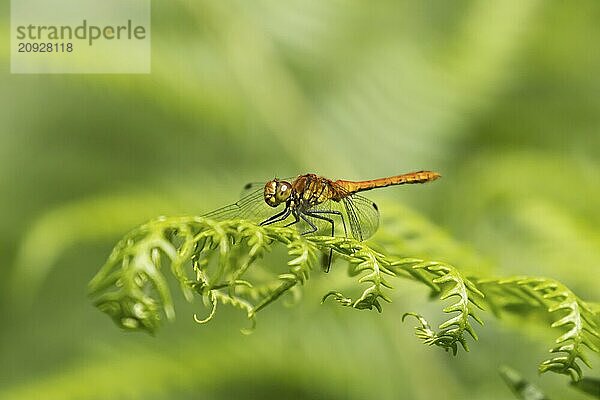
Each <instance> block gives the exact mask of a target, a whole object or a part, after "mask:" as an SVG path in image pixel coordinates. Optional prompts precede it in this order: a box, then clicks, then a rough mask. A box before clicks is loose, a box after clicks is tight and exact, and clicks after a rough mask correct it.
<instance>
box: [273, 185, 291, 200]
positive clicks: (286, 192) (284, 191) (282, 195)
mask: <svg viewBox="0 0 600 400" xmlns="http://www.w3.org/2000/svg"><path fill="white" fill-rule="evenodd" d="M275 197H277V200H279V201H285V200H287V198H288V197H290V184H289V183H287V182H281V183H280V184H279V185H278V187H277V193H276V194H275Z"/></svg>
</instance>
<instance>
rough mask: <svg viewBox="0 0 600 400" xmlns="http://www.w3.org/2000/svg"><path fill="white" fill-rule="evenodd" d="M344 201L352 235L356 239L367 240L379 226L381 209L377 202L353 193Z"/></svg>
mask: <svg viewBox="0 0 600 400" xmlns="http://www.w3.org/2000/svg"><path fill="white" fill-rule="evenodd" d="M342 202H343V203H344V206H345V207H346V211H347V213H348V220H349V221H350V229H351V231H352V236H353V237H354V238H355V239H356V240H360V241H363V240H367V239H368V238H370V237H371V236H373V235H374V234H375V232H376V231H377V229H378V228H379V209H378V208H377V204H375V203H374V202H373V201H372V200H369V199H368V198H366V197H363V196H360V195H357V194H353V195H351V196H348V197H345V198H344V199H343V200H342Z"/></svg>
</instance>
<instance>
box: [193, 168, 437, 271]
mask: <svg viewBox="0 0 600 400" xmlns="http://www.w3.org/2000/svg"><path fill="white" fill-rule="evenodd" d="M439 177H440V174H438V173H437V172H433V171H417V172H410V173H407V174H402V175H395V176H390V177H387V178H379V179H371V180H366V181H348V180H335V181H334V180H332V179H328V178H325V177H322V176H319V175H316V174H304V175H299V176H297V177H295V178H291V179H278V178H274V179H272V180H270V181H268V182H261V183H250V184H247V185H246V186H245V188H244V189H245V191H246V193H247V194H246V195H244V196H242V197H241V198H240V200H238V201H237V202H236V203H233V204H230V205H228V206H225V207H222V208H219V209H217V210H214V211H212V212H209V213H207V214H204V215H203V217H206V218H211V219H215V220H225V219H235V218H239V219H245V220H250V221H254V222H256V223H258V224H259V225H262V226H265V225H274V224H278V225H283V226H285V227H289V226H292V225H296V226H298V229H299V230H300V231H301V234H302V235H310V234H315V233H317V232H320V231H326V232H327V235H331V236H335V235H336V226H338V227H339V224H340V223H341V230H343V234H344V236H345V237H350V236H349V234H350V235H351V236H352V237H353V238H354V239H356V240H358V241H364V240H367V239H368V238H370V237H371V236H372V235H373V234H374V233H375V232H376V231H377V228H378V227H379V207H378V206H377V204H375V203H374V202H373V201H371V200H369V199H368V198H366V197H363V196H361V195H359V194H358V193H359V192H364V191H367V190H372V189H376V188H383V187H387V186H394V185H404V184H415V183H426V182H430V181H433V180H436V179H438V178H439ZM332 256H333V253H332V250H330V253H329V261H328V266H327V268H326V271H329V268H330V266H331V260H332Z"/></svg>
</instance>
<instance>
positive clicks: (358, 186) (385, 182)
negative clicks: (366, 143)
mask: <svg viewBox="0 0 600 400" xmlns="http://www.w3.org/2000/svg"><path fill="white" fill-rule="evenodd" d="M440 176H441V175H440V174H438V173H437V172H432V171H418V172H411V173H408V174H402V175H396V176H390V177H388V178H380V179H372V180H368V181H344V180H337V181H335V182H334V185H335V186H339V187H341V188H343V189H344V191H346V192H347V193H346V194H353V193H357V192H362V191H365V190H371V189H375V188H381V187H386V186H393V185H404V184H410V183H425V182H429V181H434V180H436V179H437V178H439V177H440ZM340 197H343V196H340Z"/></svg>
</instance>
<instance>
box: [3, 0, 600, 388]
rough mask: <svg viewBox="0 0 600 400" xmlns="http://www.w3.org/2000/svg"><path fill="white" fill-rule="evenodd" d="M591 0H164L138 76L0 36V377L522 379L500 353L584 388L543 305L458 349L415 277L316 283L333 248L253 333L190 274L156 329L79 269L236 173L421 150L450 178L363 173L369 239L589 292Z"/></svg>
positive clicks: (83, 382)
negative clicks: (103, 300)
mask: <svg viewBox="0 0 600 400" xmlns="http://www.w3.org/2000/svg"><path fill="white" fill-rule="evenodd" d="M7 3H8V2H5V4H3V5H2V7H1V8H0V13H2V15H0V17H1V18H0V31H1V32H2V36H3V37H4V38H6V39H7V38H8V32H9V9H8V4H7ZM599 18H600V3H599V2H597V1H594V0H588V1H584V0H582V1H578V2H562V1H545V2H542V1H535V0H506V1H498V2H486V1H466V0H464V1H453V2H445V1H420V2H410V1H408V2H404V1H392V0H389V1H378V2H362V1H317V0H309V1H300V0H291V1H285V2H282V1H276V0H257V1H253V2H244V1H234V0H231V1H229V0H228V1H169V2H167V1H155V2H153V11H152V19H153V23H152V73H151V74H149V75H11V74H9V61H10V60H9V59H8V57H9V56H8V54H9V48H8V46H9V43H8V40H2V41H0V50H1V51H0V57H2V58H1V59H0V67H1V68H2V73H1V74H0V88H1V90H0V193H1V195H0V221H1V224H0V254H1V256H2V264H1V267H0V299H1V301H0V320H1V321H2V322H1V323H0V397H1V398H3V399H4V398H6V399H88V398H99V399H117V398H119V399H120V398H126V399H199V398H206V399H231V398H261V399H269V398H286V399H325V398H326V399H365V398H379V399H400V398H406V399H432V398H437V399H464V398H470V399H492V398H493V399H512V398H514V397H513V396H512V394H511V393H510V391H509V390H508V388H506V387H505V386H504V384H503V382H502V380H501V379H500V377H499V375H498V372H497V368H498V367H499V366H500V365H502V364H506V365H509V366H511V367H512V368H515V369H516V370H518V371H519V372H520V373H522V374H523V375H524V376H525V377H526V378H527V379H529V380H530V381H531V382H533V383H535V384H536V385H538V386H540V387H542V388H543V390H544V391H545V392H546V393H547V394H548V395H549V396H550V397H551V398H556V399H558V398H562V399H567V398H569V399H584V398H586V397H585V396H583V395H582V394H579V393H578V392H576V391H574V390H573V389H570V388H569V387H568V385H567V379H566V378H565V377H561V376H555V375H553V374H545V375H543V376H541V377H540V376H538V375H537V372H536V367H537V362H539V361H541V360H543V359H544V357H545V356H546V350H547V348H549V347H550V346H551V344H552V341H553V340H554V338H556V337H557V336H558V331H555V330H553V329H549V328H548V327H545V326H543V325H538V324H535V323H531V324H530V323H527V322H526V321H522V320H514V321H513V320H511V319H510V318H507V319H504V320H502V321H498V320H496V319H494V318H493V317H492V316H491V315H490V314H489V313H485V314H483V317H484V319H485V322H486V326H485V327H484V328H481V327H480V328H478V332H479V334H480V340H479V342H477V343H472V344H471V352H470V353H464V352H462V353H460V354H459V355H458V356H457V357H452V356H450V355H449V354H446V353H444V352H443V351H442V350H440V349H437V348H428V347H426V346H423V345H422V344H420V343H419V342H418V340H417V339H416V338H414V336H413V330H412V326H413V324H412V322H411V323H405V324H402V323H401V322H400V316H401V314H402V313H403V312H405V311H419V312H422V313H424V314H426V315H431V316H435V315H438V316H439V313H440V311H439V310H440V308H441V307H440V304H439V303H437V302H430V301H428V299H427V293H426V291H425V289H424V288H421V287H419V286H417V285H414V284H412V283H410V282H403V281H395V282H394V286H395V290H394V292H393V300H394V301H393V303H392V304H386V305H385V306H384V312H383V314H381V315H379V314H377V313H374V312H367V311H356V310H351V309H345V308H341V307H339V306H337V305H335V304H334V303H326V304H324V305H320V304H319V302H320V298H321V296H322V295H323V294H324V293H326V292H327V291H328V290H331V289H333V288H336V285H338V284H339V282H341V281H342V280H343V279H344V271H343V268H342V265H341V264H338V268H337V269H336V268H335V265H334V270H335V271H334V272H333V273H331V274H329V275H325V274H323V273H321V272H320V271H315V273H314V274H313V276H312V279H311V280H310V281H309V283H308V284H307V286H306V287H305V290H304V291H303V299H302V301H300V302H299V303H298V304H297V305H295V306H294V307H291V308H286V307H285V306H284V305H283V304H275V305H273V306H271V307H269V308H268V309H266V310H264V311H263V312H261V314H259V315H258V328H257V330H256V331H255V332H254V334H253V335H251V336H243V335H241V334H240V332H239V329H240V328H243V327H245V326H246V324H247V321H245V318H244V316H243V315H242V314H240V313H239V312H237V311H234V310H228V309H227V308H225V307H222V308H221V309H220V312H219V314H217V317H216V319H215V320H214V321H213V322H211V323H210V324H209V325H204V326H199V325H197V324H195V323H194V322H193V320H192V314H193V313H194V312H198V310H199V309H200V307H201V304H199V303H195V304H192V305H188V304H187V303H185V302H184V301H183V300H182V299H181V296H176V297H178V298H177V302H178V304H177V312H178V315H177V320H176V321H175V322H174V323H171V324H165V326H164V327H163V329H162V330H161V331H159V333H158V334H157V335H156V336H155V337H151V336H149V335H146V334H142V333H125V332H123V331H121V330H119V329H118V328H117V327H116V326H114V325H113V323H112V322H111V321H110V320H109V319H108V318H107V317H106V316H105V315H103V314H101V313H100V312H98V311H97V310H96V309H94V308H93V306H92V305H91V304H90V301H89V300H88V299H87V297H86V285H87V282H88V281H89V279H91V277H92V276H93V275H94V273H95V272H96V271H97V270H98V269H99V268H100V266H101V265H102V263H103V262H104V260H105V259H106V257H107V255H108V254H109V251H110V249H111V247H112V245H113V244H114V243H115V242H116V241H117V240H118V239H119V238H120V237H121V236H122V235H123V234H124V233H126V232H127V231H128V230H129V229H131V228H133V227H135V226H136V225H138V224H140V223H142V222H144V221H145V220H147V219H150V218H152V217H155V216H157V215H163V214H164V215H176V214H200V213H203V212H206V211H209V210H211V209H213V208H216V207H218V206H220V205H223V204H226V203H229V202H232V201H234V200H235V198H236V197H237V196H238V194H239V192H240V187H241V186H242V185H243V184H244V183H246V182H247V181H257V180H259V181H260V180H267V179H269V178H271V177H273V176H291V175H295V174H299V173H305V172H315V173H319V174H322V175H325V176H328V177H332V178H342V179H368V178H374V177H380V176H386V175H392V174H397V173H401V172H407V171H411V170H419V169H432V170H437V171H439V172H441V173H442V175H443V179H441V180H439V181H436V182H435V183H432V184H429V185H423V186H411V187H403V188H388V189H385V190H381V191H379V192H376V193H375V192H374V193H372V196H371V197H372V198H373V199H375V200H377V201H378V202H379V203H380V206H381V207H380V208H381V210H382V228H381V232H380V233H379V234H378V235H377V236H375V237H374V238H373V242H374V243H377V242H378V240H379V241H380V243H383V242H385V241H386V240H387V241H389V237H390V232H396V233H397V234H398V235H403V240H406V241H407V243H408V246H409V247H408V248H410V249H412V251H411V254H406V255H407V256H419V257H425V258H434V259H438V260H442V261H449V262H452V263H453V264H455V265H456V266H457V267H458V268H461V269H464V270H468V271H470V272H472V273H477V274H479V275H484V276H488V275H489V276H491V275H494V276H507V275H515V274H519V275H520V274H527V275H541V276H546V277H551V278H556V279H558V280H560V281H562V282H564V283H565V284H567V285H568V286H569V287H570V288H571V289H573V290H574V291H575V292H576V293H578V294H579V295H580V296H581V297H583V298H585V299H589V300H596V301H597V300H598V294H597V293H598V282H600V272H599V271H600V265H599V264H600V229H599V228H598V226H599V225H600V207H599V206H598V205H599V204H600V157H599V156H598V152H599V150H600V131H599V130H600V74H599V73H598V71H600V47H599V45H598V43H599V40H600V24H599V23H598V21H599ZM386 238H387V239H386ZM411 246H412V247H411ZM280 303H281V302H280ZM436 313H437V314H436ZM591 361H592V362H593V363H594V365H595V367H596V370H592V371H589V370H588V371H587V372H588V374H589V373H590V372H591V375H594V373H595V375H596V376H598V373H597V371H598V369H597V368H598V366H599V365H600V363H599V362H598V361H599V360H598V357H595V356H594V357H593V358H592V360H591Z"/></svg>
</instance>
